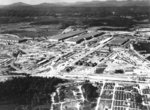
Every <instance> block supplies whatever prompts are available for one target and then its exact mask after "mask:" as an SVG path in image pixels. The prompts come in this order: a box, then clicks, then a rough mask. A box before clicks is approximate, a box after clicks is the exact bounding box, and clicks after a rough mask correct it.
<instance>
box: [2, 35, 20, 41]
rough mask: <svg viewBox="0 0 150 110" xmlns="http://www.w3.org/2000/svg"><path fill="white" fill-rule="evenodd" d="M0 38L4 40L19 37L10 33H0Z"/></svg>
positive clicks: (17, 38)
mask: <svg viewBox="0 0 150 110" xmlns="http://www.w3.org/2000/svg"><path fill="white" fill-rule="evenodd" d="M0 39H4V40H20V38H19V37H18V36H16V35H12V34H0Z"/></svg>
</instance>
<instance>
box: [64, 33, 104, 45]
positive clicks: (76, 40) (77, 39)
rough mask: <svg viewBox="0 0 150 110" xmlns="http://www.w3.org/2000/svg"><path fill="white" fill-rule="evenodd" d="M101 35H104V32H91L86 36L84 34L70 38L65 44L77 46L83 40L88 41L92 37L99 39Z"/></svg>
mask: <svg viewBox="0 0 150 110" xmlns="http://www.w3.org/2000/svg"><path fill="white" fill-rule="evenodd" d="M103 34H104V32H91V33H87V34H84V35H80V36H76V37H73V38H70V39H68V40H66V42H67V43H71V44H79V43H81V42H82V41H84V40H90V39H92V38H94V37H99V36H101V35H103Z"/></svg>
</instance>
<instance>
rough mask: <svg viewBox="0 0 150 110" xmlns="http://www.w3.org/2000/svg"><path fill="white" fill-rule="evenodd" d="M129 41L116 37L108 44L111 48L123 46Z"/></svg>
mask: <svg viewBox="0 0 150 110" xmlns="http://www.w3.org/2000/svg"><path fill="white" fill-rule="evenodd" d="M128 41H129V39H128V38H126V37H115V38H114V39H113V40H111V42H110V43H109V44H108V45H109V46H122V45H124V44H125V43H127V42H128Z"/></svg>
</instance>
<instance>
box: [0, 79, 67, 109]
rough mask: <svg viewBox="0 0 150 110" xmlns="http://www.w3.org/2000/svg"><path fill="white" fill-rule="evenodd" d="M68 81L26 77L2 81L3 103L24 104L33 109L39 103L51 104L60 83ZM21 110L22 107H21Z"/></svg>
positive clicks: (0, 103)
mask: <svg viewBox="0 0 150 110" xmlns="http://www.w3.org/2000/svg"><path fill="white" fill-rule="evenodd" d="M64 82H67V81H66V80H62V79H58V78H41V77H24V78H13V79H12V80H8V81H6V82H0V109H1V105H9V104H15V105H24V106H26V107H27V108H28V110H31V109H32V108H33V107H35V106H37V105H45V104H48V105H50V104H51V96H50V95H51V93H52V92H54V91H55V89H56V88H55V86H56V85H57V84H59V83H64ZM19 110H20V109H19Z"/></svg>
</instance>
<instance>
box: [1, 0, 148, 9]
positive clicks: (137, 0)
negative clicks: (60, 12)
mask: <svg viewBox="0 0 150 110" xmlns="http://www.w3.org/2000/svg"><path fill="white" fill-rule="evenodd" d="M26 6H34V7H36V6H37V7H53V6H75V7H78V6H80V7H107V6H116V7H118V6H119V7H120V6H150V0H123V1H116V0H108V1H91V2H76V3H66V2H60V3H59V2H58V3H41V4H37V5H30V4H26V3H23V2H17V3H13V4H10V5H0V8H4V7H26Z"/></svg>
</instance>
